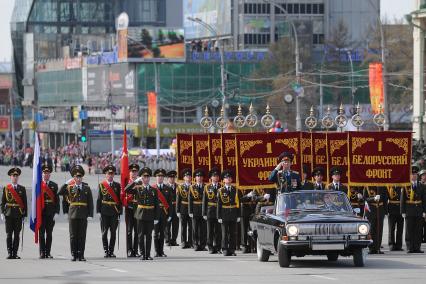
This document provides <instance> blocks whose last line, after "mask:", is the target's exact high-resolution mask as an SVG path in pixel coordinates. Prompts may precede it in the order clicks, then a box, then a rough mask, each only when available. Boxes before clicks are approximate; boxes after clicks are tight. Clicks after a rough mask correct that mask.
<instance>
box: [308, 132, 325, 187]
mask: <svg viewBox="0 0 426 284" xmlns="http://www.w3.org/2000/svg"><path fill="white" fill-rule="evenodd" d="M312 153H313V159H312V161H313V165H312V166H313V168H316V167H321V168H323V169H324V173H325V174H326V176H324V182H326V183H328V182H329V178H328V174H327V173H328V170H329V169H328V155H327V134H326V133H321V132H317V133H312Z"/></svg>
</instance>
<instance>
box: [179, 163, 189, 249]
mask: <svg viewBox="0 0 426 284" xmlns="http://www.w3.org/2000/svg"><path fill="white" fill-rule="evenodd" d="M182 176H183V180H184V183H183V184H180V185H179V186H178V190H177V197H176V213H177V215H178V217H179V218H180V225H181V226H180V227H181V232H180V236H181V242H180V245H181V247H182V248H184V249H186V248H190V247H192V224H191V218H190V217H189V211H188V198H189V197H188V196H189V192H190V187H191V178H192V173H191V170H190V169H184V170H182Z"/></svg>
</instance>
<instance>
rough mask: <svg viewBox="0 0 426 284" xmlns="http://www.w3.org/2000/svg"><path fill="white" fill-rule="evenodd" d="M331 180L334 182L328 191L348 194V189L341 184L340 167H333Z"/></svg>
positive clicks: (328, 187)
mask: <svg viewBox="0 0 426 284" xmlns="http://www.w3.org/2000/svg"><path fill="white" fill-rule="evenodd" d="M330 173H331V179H332V180H333V181H332V182H331V183H330V184H329V185H328V186H327V189H328V190H335V191H341V192H344V193H345V194H348V187H347V186H346V185H344V184H342V183H341V182H340V176H341V175H342V170H341V169H340V168H339V167H333V168H332V169H331V171H330Z"/></svg>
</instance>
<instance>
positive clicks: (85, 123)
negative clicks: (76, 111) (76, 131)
mask: <svg viewBox="0 0 426 284" xmlns="http://www.w3.org/2000/svg"><path fill="white" fill-rule="evenodd" d="M84 112H85V110H84V108H83V107H82V110H81V112H80V119H81V136H80V141H81V142H87V133H88V129H89V118H88V117H87V112H86V115H81V113H84Z"/></svg>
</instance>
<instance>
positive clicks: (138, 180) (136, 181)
mask: <svg viewBox="0 0 426 284" xmlns="http://www.w3.org/2000/svg"><path fill="white" fill-rule="evenodd" d="M141 181H142V177H138V178H137V179H135V180H134V182H135V183H138V182H141Z"/></svg>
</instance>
